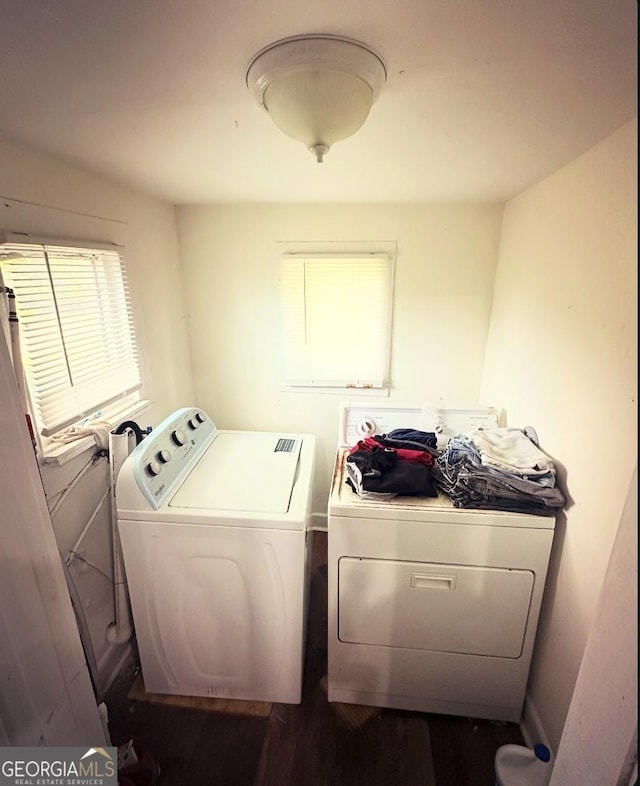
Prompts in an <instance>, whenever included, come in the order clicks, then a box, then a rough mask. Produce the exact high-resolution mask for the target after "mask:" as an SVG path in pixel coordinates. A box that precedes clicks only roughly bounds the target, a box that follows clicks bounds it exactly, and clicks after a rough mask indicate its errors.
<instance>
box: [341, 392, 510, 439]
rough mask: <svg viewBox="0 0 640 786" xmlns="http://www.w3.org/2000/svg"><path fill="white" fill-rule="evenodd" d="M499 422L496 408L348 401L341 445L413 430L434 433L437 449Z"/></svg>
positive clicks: (342, 408) (343, 409) (342, 411)
mask: <svg viewBox="0 0 640 786" xmlns="http://www.w3.org/2000/svg"><path fill="white" fill-rule="evenodd" d="M500 419H501V418H500V416H499V413H498V412H497V410H495V409H494V408H493V407H478V408H454V407H445V406H438V405H436V404H431V403H429V402H427V403H425V404H417V405H416V404H414V405H411V404H393V403H391V402H389V403H383V404H379V403H375V404H372V403H363V402H360V401H346V402H343V403H342V404H341V405H340V416H339V428H338V446H339V447H343V448H345V447H352V446H353V445H355V444H356V443H357V442H358V441H359V440H361V439H364V438H365V437H369V436H372V435H374V434H388V433H389V432H390V431H392V430H394V429H398V428H413V429H419V430H420V431H433V432H435V434H436V435H437V438H438V447H439V448H440V449H442V448H444V447H445V445H446V444H447V441H448V440H449V439H450V438H451V437H452V436H453V435H454V434H459V433H464V432H466V431H471V430H472V429H474V428H481V427H482V428H496V427H497V426H498V425H499V421H500Z"/></svg>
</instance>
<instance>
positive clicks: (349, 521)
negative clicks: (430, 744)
mask: <svg viewBox="0 0 640 786" xmlns="http://www.w3.org/2000/svg"><path fill="white" fill-rule="evenodd" d="M496 425H497V416H496V413H495V412H493V411H492V410H481V409H478V410H462V409H449V410H447V409H442V408H440V409H438V408H436V407H430V406H427V407H403V406H395V405H391V404H389V405H386V406H385V405H379V404H373V405H372V404H361V403H359V402H357V403H355V404H349V403H347V404H343V405H342V406H341V409H340V434H339V447H338V452H337V457H336V464H335V470H334V474H333V481H332V487H331V491H330V497H329V505H328V581H329V597H328V614H329V626H328V696H329V700H330V701H335V702H346V703H355V704H363V705H370V706H376V707H394V708H398V709H407V710H418V711H425V712H434V713H444V714H452V715H463V716H470V717H477V718H488V719H493V720H504V721H519V719H520V715H521V712H522V706H523V702H524V695H525V689H526V685H527V679H528V675H529V666H530V663H531V655H532V651H533V645H534V640H535V634H536V628H537V624H538V616H539V612H540V605H541V602H542V594H543V589H544V584H545V579H546V574H547V566H548V562H549V556H550V551H551V545H552V541H553V533H554V527H555V518H554V517H553V516H550V517H547V516H538V515H530V514H520V513H513V512H502V511H488V510H476V509H473V510H465V509H460V508H455V507H454V506H453V504H452V503H451V501H450V499H449V498H448V497H446V496H445V495H443V494H442V493H439V495H438V497H394V498H392V499H390V500H387V501H377V500H375V501H372V500H369V499H363V498H360V497H359V496H358V495H357V494H356V493H355V491H353V490H352V488H351V487H350V486H349V485H348V484H347V483H346V480H347V472H346V469H345V460H346V456H347V455H348V452H349V448H350V447H351V446H353V445H355V444H356V443H357V441H358V440H359V439H361V438H362V437H365V436H368V435H371V434H383V433H388V432H389V431H391V430H392V429H396V428H414V429H420V430H423V431H436V432H437V433H438V434H439V447H443V446H444V444H446V441H447V439H448V438H449V437H450V436H452V435H453V434H454V433H460V432H464V431H468V430H470V429H472V428H477V427H479V426H484V427H495V426H496Z"/></svg>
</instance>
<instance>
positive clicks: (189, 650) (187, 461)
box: [116, 407, 315, 704]
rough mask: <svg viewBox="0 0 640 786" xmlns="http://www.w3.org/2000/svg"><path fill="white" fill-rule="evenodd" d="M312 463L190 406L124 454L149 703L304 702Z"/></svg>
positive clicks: (307, 453) (127, 531) (276, 437)
mask: <svg viewBox="0 0 640 786" xmlns="http://www.w3.org/2000/svg"><path fill="white" fill-rule="evenodd" d="M314 452H315V437H314V436H313V435H309V434H280V433H263V432H250V431H224V430H219V429H217V428H216V426H215V424H214V423H213V422H212V421H211V419H210V418H209V417H208V416H207V415H206V414H205V413H204V412H203V411H202V410H199V409H196V408H193V407H187V408H183V409H180V410H178V411H176V412H174V413H173V414H172V415H170V416H169V417H168V418H166V419H165V420H164V421H163V422H162V423H161V424H160V425H159V426H158V427H157V428H156V429H154V430H153V431H152V432H151V434H150V435H149V436H148V437H146V438H145V439H144V440H143V441H142V442H141V443H140V444H139V445H138V446H137V447H136V448H135V449H134V450H133V451H132V453H131V454H130V455H129V456H128V458H127V459H126V461H125V462H124V464H123V465H122V467H121V469H120V472H119V474H118V478H117V483H116V505H117V516H118V529H119V533H120V539H121V543H122V554H123V559H124V565H125V572H126V578H127V584H128V589H129V596H130V599H131V607H132V613H133V620H134V626H135V631H136V637H137V643H138V649H139V653H140V661H141V666H142V675H143V679H144V684H145V689H146V690H147V691H148V692H152V693H165V694H178V695H186V696H210V697H224V698H230V699H244V700H253V701H270V702H286V703H294V704H295V703H299V702H300V700H301V694H302V675H303V661H304V641H305V630H306V623H305V620H306V607H307V591H308V570H307V563H308V549H307V532H308V523H309V520H310V505H311V483H312V474H313V465H314Z"/></svg>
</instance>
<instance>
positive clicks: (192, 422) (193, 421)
mask: <svg viewBox="0 0 640 786" xmlns="http://www.w3.org/2000/svg"><path fill="white" fill-rule="evenodd" d="M201 423H202V421H201V420H198V417H197V415H196V416H195V417H193V418H189V420H188V421H187V425H188V426H189V428H192V429H194V430H195V429H197V428H198V426H199V425H200V424H201Z"/></svg>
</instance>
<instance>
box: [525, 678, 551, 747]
mask: <svg viewBox="0 0 640 786" xmlns="http://www.w3.org/2000/svg"><path fill="white" fill-rule="evenodd" d="M520 731H521V732H522V736H523V737H524V741H525V742H526V744H527V746H528V747H529V748H533V746H534V745H535V744H536V743H538V742H541V743H542V744H543V745H546V746H547V748H549V750H550V751H551V755H552V756H553V757H554V758H555V751H554V750H553V748H552V747H551V745H550V743H549V738H548V737H547V734H546V732H545V730H544V726H543V725H542V721H541V720H540V716H539V715H538V712H537V710H536V707H535V704H534V703H533V699H532V698H531V696H530V695H529V693H527V694H526V696H525V697H524V708H523V710H522V718H521V719H520Z"/></svg>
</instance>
